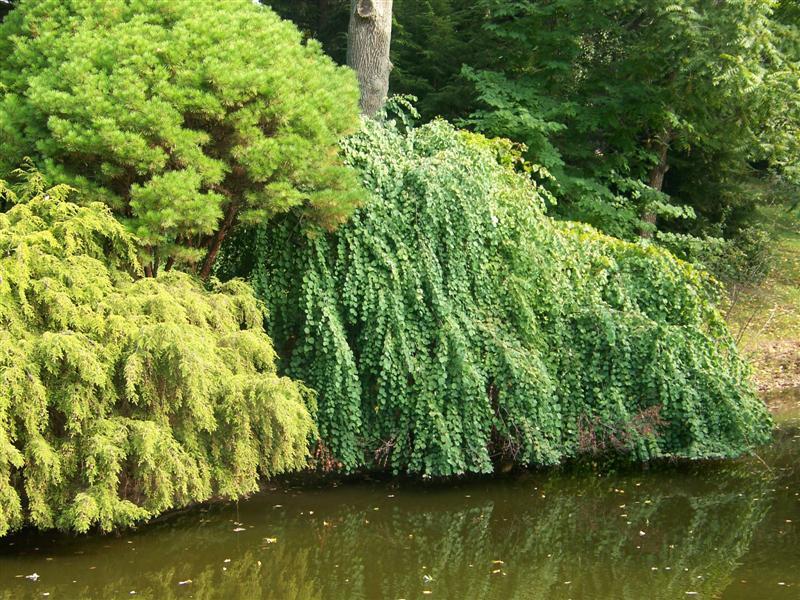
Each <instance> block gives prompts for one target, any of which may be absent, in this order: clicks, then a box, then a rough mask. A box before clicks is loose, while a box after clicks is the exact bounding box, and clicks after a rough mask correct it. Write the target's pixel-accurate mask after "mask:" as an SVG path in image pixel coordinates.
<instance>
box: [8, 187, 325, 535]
mask: <svg viewBox="0 0 800 600" xmlns="http://www.w3.org/2000/svg"><path fill="white" fill-rule="evenodd" d="M25 188H26V189H25V191H23V192H22V193H18V194H14V193H13V192H12V191H11V190H9V189H8V187H6V186H5V185H4V184H3V183H2V182H0V198H2V201H3V204H4V205H5V206H10V208H9V209H8V210H7V212H2V213H0V536H2V535H3V534H5V533H6V532H8V531H9V530H13V529H16V528H19V527H21V526H23V525H33V526H36V527H38V528H41V529H47V528H51V527H58V528H60V529H66V530H75V531H86V530H87V529H88V528H90V527H94V526H98V527H100V528H102V529H104V530H108V529H111V528H112V527H116V526H123V525H127V524H130V523H132V522H134V521H137V520H140V519H144V518H148V517H152V516H154V515H157V514H159V513H161V512H164V511H166V510H169V509H174V508H178V507H182V506H185V505H188V504H192V503H195V502H201V501H205V500H208V499H211V498H219V497H221V498H238V497H240V496H243V495H246V494H248V493H251V492H254V491H255V490H257V489H258V482H259V478H260V476H269V475H273V474H276V473H281V472H284V471H287V470H294V469H298V468H301V467H303V466H304V465H305V464H306V456H307V440H308V439H309V437H310V436H313V435H314V432H315V427H314V424H313V421H312V418H311V414H310V412H309V408H311V407H312V404H310V403H311V402H313V397H312V396H311V394H310V392H308V390H306V389H305V388H304V387H303V386H301V385H299V384H297V383H294V382H292V381H290V380H288V379H285V378H283V377H279V376H278V375H277V374H276V371H275V352H274V351H273V347H272V344H271V342H270V339H269V338H268V337H267V335H266V334H265V333H264V331H263V319H264V312H263V308H262V305H261V304H260V303H259V302H258V301H256V299H255V298H254V296H253V294H252V291H251V290H250V288H249V286H247V285H246V284H245V283H243V282H241V281H236V280H234V281H231V282H229V283H226V284H219V283H213V282H212V287H213V289H212V291H205V290H204V289H203V287H202V286H200V285H199V284H198V283H197V281H196V280H195V279H193V278H192V277H191V276H189V275H186V274H183V273H179V272H177V271H176V272H171V273H162V274H160V275H159V276H158V277H157V278H138V279H134V278H132V277H131V275H130V273H132V272H133V273H135V272H136V271H137V270H139V267H138V264H137V257H136V249H137V248H136V245H135V243H134V242H135V240H134V239H133V237H132V236H131V235H130V234H129V233H128V232H127V231H126V230H125V228H124V227H123V226H122V225H121V224H120V223H118V222H117V221H116V220H115V219H114V217H113V216H112V214H111V212H110V211H109V209H108V207H107V206H105V205H104V204H101V203H92V204H86V205H83V206H78V205H76V204H74V203H72V202H70V201H69V199H68V197H69V196H70V194H71V193H72V192H71V190H70V188H68V187H67V186H64V185H59V186H56V187H53V188H50V189H45V187H44V185H43V182H42V179H41V177H39V176H38V175H36V174H33V175H30V176H29V177H28V183H27V184H26V186H25Z"/></svg>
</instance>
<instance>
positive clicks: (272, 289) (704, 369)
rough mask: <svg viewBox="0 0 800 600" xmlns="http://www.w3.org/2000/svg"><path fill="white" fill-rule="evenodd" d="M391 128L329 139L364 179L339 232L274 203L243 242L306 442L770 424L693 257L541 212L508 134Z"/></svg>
mask: <svg viewBox="0 0 800 600" xmlns="http://www.w3.org/2000/svg"><path fill="white" fill-rule="evenodd" d="M402 130H403V127H401V126H399V125H397V124H395V123H394V122H389V123H388V124H386V125H382V124H378V123H369V124H368V125H367V126H366V129H365V130H364V131H363V132H362V133H360V134H358V135H356V136H355V137H353V138H351V139H350V140H349V141H348V142H347V143H346V144H345V154H346V158H347V161H348V162H349V163H350V164H351V165H352V166H353V167H354V168H355V169H357V170H358V172H359V173H360V174H361V177H362V180H363V183H364V185H365V186H366V188H367V189H369V190H370V191H371V192H372V199H371V200H370V201H369V203H368V204H367V205H366V206H365V207H363V208H361V209H360V210H358V211H357V212H356V214H355V216H354V218H353V219H352V220H351V221H350V222H349V223H348V224H346V225H345V226H343V227H342V228H340V229H339V230H337V232H335V233H333V234H325V233H322V232H320V233H319V234H318V235H306V234H304V233H303V232H302V231H301V230H300V229H299V228H298V226H297V222H296V220H295V219H294V218H287V219H286V220H285V222H284V223H283V224H282V225H281V226H279V227H270V228H262V229H261V230H260V231H259V232H258V234H257V235H256V239H255V241H254V242H253V241H251V240H245V241H242V242H241V243H242V244H245V245H246V247H247V248H248V252H250V250H251V249H252V244H253V243H255V248H256V263H255V266H254V270H253V283H254V286H255V288H256V290H257V293H258V294H260V296H261V297H263V298H264V299H265V300H266V302H267V304H268V306H269V307H270V308H271V311H272V313H273V316H272V318H271V319H270V325H271V334H272V336H273V339H274V340H275V342H276V346H277V347H278V348H279V354H280V355H281V357H282V358H283V360H284V361H285V362H284V366H285V369H286V372H287V373H288V374H290V375H291V376H293V377H298V378H301V379H303V380H304V381H305V382H307V383H308V385H310V386H311V387H313V388H314V389H316V390H317V391H318V393H319V412H318V425H319V428H320V434H321V438H322V441H323V442H324V444H325V445H326V447H325V448H324V449H322V451H324V450H326V449H327V450H329V451H330V452H331V453H332V456H333V459H334V460H335V461H339V462H340V463H341V465H343V466H344V467H345V468H357V467H360V466H363V465H367V466H388V467H391V468H392V469H394V470H396V471H407V472H414V473H423V474H430V475H450V474H456V473H464V472H489V471H492V469H493V461H494V460H497V459H498V458H501V457H502V458H505V459H513V460H515V461H516V462H517V463H520V464H553V463H556V462H559V461H561V460H562V459H564V458H567V457H572V456H575V455H577V454H579V453H581V452H582V451H585V450H591V449H616V450H625V451H631V452H632V453H633V454H634V456H636V457H637V458H639V459H649V458H653V457H659V456H687V457H708V456H732V455H736V454H739V453H741V452H743V451H746V450H747V449H748V448H750V447H751V446H752V445H753V444H756V443H760V442H762V441H764V440H765V439H766V437H767V436H768V432H769V418H768V416H767V415H766V412H765V409H764V407H763V404H762V403H761V402H760V401H759V400H758V399H757V398H756V396H755V394H754V393H753V391H752V389H751V387H750V384H749V382H748V369H747V367H746V365H745V363H744V362H743V361H742V360H741V359H740V357H739V356H738V354H737V351H736V348H735V345H734V343H733V341H732V340H731V338H730V336H729V334H728V331H727V329H726V326H725V323H724V321H723V319H722V317H721V316H720V314H719V313H718V312H717V310H716V309H715V307H714V300H715V297H714V296H715V294H714V287H713V285H712V284H711V282H710V281H709V280H708V279H707V278H706V277H705V276H704V275H703V274H702V273H701V272H699V271H698V270H696V269H695V268H693V267H692V266H691V265H689V264H687V263H684V262H682V261H679V260H677V259H675V258H674V257H673V256H672V255H671V254H669V253H667V252H666V251H663V250H661V249H658V248H657V247H655V246H652V245H649V244H647V243H645V244H643V245H636V244H632V243H628V242H624V241H620V240H617V239H613V238H610V237H606V236H604V235H602V234H600V233H599V232H597V231H596V230H594V229H592V228H590V227H588V226H583V225H578V224H573V223H558V222H554V221H552V220H551V219H550V218H548V217H546V216H545V215H544V212H543V206H542V204H543V203H542V200H541V197H540V195H539V194H538V191H537V189H536V188H535V187H533V186H532V185H531V184H530V182H529V179H526V178H524V177H521V176H519V175H517V174H515V172H514V163H516V162H518V160H519V156H518V154H516V151H515V149H514V148H513V147H512V146H510V145H509V144H507V143H499V142H489V141H487V140H486V139H484V138H481V137H479V136H474V135H470V134H466V133H463V132H458V131H456V130H454V129H453V128H452V127H451V126H449V125H448V124H446V123H445V122H443V121H435V122H433V123H431V124H429V125H426V126H423V127H420V128H418V129H410V130H408V131H407V132H406V133H404V132H403V131H402ZM234 254H235V253H234Z"/></svg>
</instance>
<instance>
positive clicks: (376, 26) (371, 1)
mask: <svg viewBox="0 0 800 600" xmlns="http://www.w3.org/2000/svg"><path fill="white" fill-rule="evenodd" d="M391 43H392V0H352V3H351V7H350V25H349V28H348V33H347V64H348V65H349V66H350V67H351V68H353V69H354V70H355V72H356V75H357V76H358V84H359V87H360V89H361V101H360V105H361V112H362V113H364V114H365V115H367V116H369V117H371V116H373V115H374V114H375V113H376V112H378V110H380V108H381V107H382V106H383V104H384V102H386V98H387V97H388V95H389V74H390V72H391V70H392V64H391V62H390V61H389V49H390V47H391Z"/></svg>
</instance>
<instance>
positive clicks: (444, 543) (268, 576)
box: [0, 394, 800, 600]
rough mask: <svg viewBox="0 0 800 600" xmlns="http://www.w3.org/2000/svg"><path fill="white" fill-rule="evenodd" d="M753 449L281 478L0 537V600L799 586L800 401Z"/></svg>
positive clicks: (696, 594)
mask: <svg viewBox="0 0 800 600" xmlns="http://www.w3.org/2000/svg"><path fill="white" fill-rule="evenodd" d="M779 406H780V410H779V411H778V422H779V425H778V430H777V433H776V436H775V442H774V444H773V445H772V446H770V447H769V448H766V449H763V450H762V451H761V452H760V453H759V457H751V458H746V459H741V460H738V461H732V462H726V463H703V464H688V465H687V464H681V465H673V466H660V467H658V468H651V469H636V470H625V471H623V472H617V473H613V474H603V475H599V474H597V473H591V472H587V471H583V472H580V473H576V472H567V471H549V472H540V473H539V472H537V473H527V474H522V475H520V474H511V475H508V476H506V477H498V478H493V479H484V480H472V481H470V482H464V483H460V484H448V485H443V484H436V485H422V484H419V483H410V482H399V483H398V482H396V481H394V482H386V481H383V482H361V483H346V484H341V485H338V486H336V485H335V484H326V485H325V486H321V487H311V488H309V487H299V486H298V487H292V486H283V487H276V488H274V489H271V490H268V491H266V492H264V493H262V494H259V495H257V496H255V497H253V498H252V499H250V500H248V501H245V502H241V503H239V504H238V505H236V504H231V505H216V506H212V507H210V508H206V509H195V510H193V511H190V512H187V513H185V514H184V515H182V516H174V517H171V518H169V519H165V520H164V521H162V522H160V523H155V524H151V525H148V526H142V527H140V528H139V529H138V530H136V531H131V532H125V533H123V534H120V535H111V536H99V535H93V536H85V537H74V536H63V535H57V534H33V533H27V534H24V535H21V536H19V535H18V536H15V537H13V538H7V539H5V540H2V541H0V599H1V600H11V599H12V598H13V599H14V600H18V599H22V598H42V597H48V598H70V599H73V598H74V599H100V598H102V599H104V600H105V599H109V598H130V597H136V598H153V599H169V598H197V599H210V598H220V599H222V598H224V599H231V600H239V599H256V598H276V599H281V600H289V599H302V600H311V599H315V598H320V599H339V598H341V599H348V600H350V599H362V598H363V599H382V598H388V599H394V600H397V599H400V598H406V599H409V600H410V599H412V598H428V597H430V598H454V599H464V598H480V599H483V598H489V599H498V600H500V599H502V600H507V599H512V598H524V599H539V598H542V599H548V600H549V599H564V600H566V599H573V600H588V599H592V600H597V599H612V598H613V599H615V600H619V599H624V600H628V599H630V600H641V599H656V598H731V599H734V598H741V599H745V598H748V599H752V598H758V599H760V600H771V599H778V598H787V599H788V598H792V599H796V598H800V396H799V395H797V394H794V395H787V396H785V397H784V398H783V399H782V401H781V402H779Z"/></svg>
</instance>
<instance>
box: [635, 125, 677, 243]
mask: <svg viewBox="0 0 800 600" xmlns="http://www.w3.org/2000/svg"><path fill="white" fill-rule="evenodd" d="M670 141H672V132H671V131H667V130H665V131H664V132H663V133H662V134H661V136H659V137H658V138H656V140H655V141H654V142H653V144H652V147H653V149H654V150H655V151H656V153H657V155H658V162H657V163H656V164H655V166H654V167H653V168H652V169H651V170H650V174H649V176H648V179H647V185H649V186H650V187H651V188H653V189H654V190H656V191H659V192H660V191H661V190H662V188H663V187H664V176H665V175H666V174H667V171H669V161H668V153H669V143H670ZM642 221H644V222H645V223H650V224H651V225H655V224H656V214H655V213H651V212H645V213H644V214H643V215H642ZM639 235H640V236H641V237H643V238H651V237H653V232H652V231H650V230H649V229H644V228H643V229H642V230H641V231H640V232H639Z"/></svg>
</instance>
